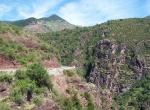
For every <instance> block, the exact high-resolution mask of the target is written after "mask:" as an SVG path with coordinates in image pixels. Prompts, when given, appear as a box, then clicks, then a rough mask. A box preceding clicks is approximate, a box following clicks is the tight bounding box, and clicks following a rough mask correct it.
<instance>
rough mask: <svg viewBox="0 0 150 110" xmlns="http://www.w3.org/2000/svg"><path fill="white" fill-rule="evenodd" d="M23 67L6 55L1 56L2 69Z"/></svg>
mask: <svg viewBox="0 0 150 110" xmlns="http://www.w3.org/2000/svg"><path fill="white" fill-rule="evenodd" d="M19 67H21V65H20V64H19V63H18V62H17V61H15V60H12V59H10V58H8V57H6V56H4V55H0V69H7V68H19Z"/></svg>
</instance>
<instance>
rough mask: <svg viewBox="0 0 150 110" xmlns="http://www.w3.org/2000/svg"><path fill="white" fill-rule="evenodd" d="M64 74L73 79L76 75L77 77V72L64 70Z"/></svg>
mask: <svg viewBox="0 0 150 110" xmlns="http://www.w3.org/2000/svg"><path fill="white" fill-rule="evenodd" d="M63 73H64V74H65V75H67V76H69V77H72V76H74V75H76V71H75V70H64V71H63Z"/></svg>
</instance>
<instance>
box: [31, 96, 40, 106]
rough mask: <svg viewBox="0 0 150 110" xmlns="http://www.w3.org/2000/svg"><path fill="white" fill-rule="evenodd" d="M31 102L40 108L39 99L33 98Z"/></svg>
mask: <svg viewBox="0 0 150 110" xmlns="http://www.w3.org/2000/svg"><path fill="white" fill-rule="evenodd" d="M33 102H34V104H35V105H37V106H40V105H41V104H42V101H41V98H40V97H35V98H33Z"/></svg>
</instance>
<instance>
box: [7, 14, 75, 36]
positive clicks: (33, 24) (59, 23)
mask: <svg viewBox="0 0 150 110" xmlns="http://www.w3.org/2000/svg"><path fill="white" fill-rule="evenodd" d="M7 23H10V24H13V25H16V26H20V27H23V28H24V30H26V31H30V32H34V33H45V32H49V31H61V30H64V29H74V28H75V27H76V26H75V25H72V24H70V23H69V22H67V21H66V20H64V19H62V18H61V17H59V16H57V15H51V16H49V17H44V18H40V19H36V18H33V17H32V18H28V19H24V20H18V21H13V22H7Z"/></svg>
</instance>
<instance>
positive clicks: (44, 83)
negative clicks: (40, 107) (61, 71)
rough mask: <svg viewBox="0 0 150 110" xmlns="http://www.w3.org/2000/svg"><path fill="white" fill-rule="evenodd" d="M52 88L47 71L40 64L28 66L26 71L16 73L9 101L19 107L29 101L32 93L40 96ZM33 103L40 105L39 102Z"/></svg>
mask: <svg viewBox="0 0 150 110" xmlns="http://www.w3.org/2000/svg"><path fill="white" fill-rule="evenodd" d="M52 87H53V85H52V82H51V78H50V77H49V75H48V73H47V71H46V70H45V69H44V68H43V67H42V66H41V65H40V64H37V63H35V64H32V65H29V66H28V67H27V69H26V70H18V71H17V72H16V74H15V82H14V84H13V89H12V92H11V99H12V101H14V102H15V103H16V104H18V105H21V104H22V103H24V101H26V100H27V101H31V99H32V94H33V93H36V94H42V93H44V92H45V90H48V89H52ZM46 88H48V89H46ZM33 98H34V97H33ZM34 103H37V104H40V101H39V100H38V99H37V100H36V99H35V100H34Z"/></svg>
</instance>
